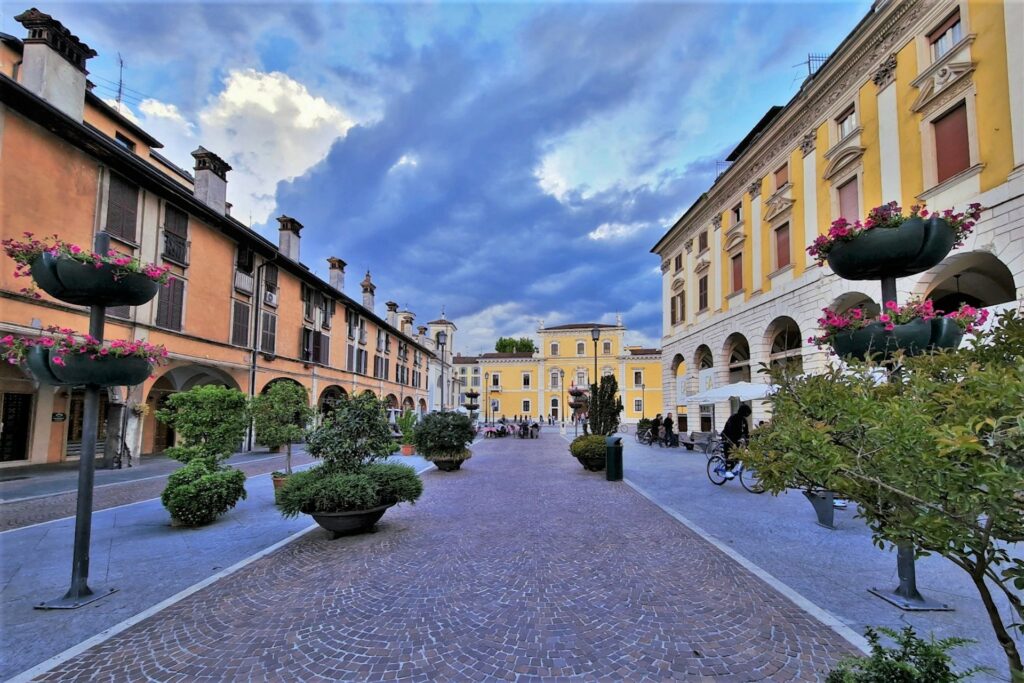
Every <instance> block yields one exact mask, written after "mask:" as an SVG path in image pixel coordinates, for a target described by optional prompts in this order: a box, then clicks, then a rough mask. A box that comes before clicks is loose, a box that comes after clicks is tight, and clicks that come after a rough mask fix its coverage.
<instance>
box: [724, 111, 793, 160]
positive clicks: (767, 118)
mask: <svg viewBox="0 0 1024 683" xmlns="http://www.w3.org/2000/svg"><path fill="white" fill-rule="evenodd" d="M780 111H782V107H781V106H779V105H777V104H776V105H774V106H773V107H772V108H771V109H769V110H768V111H767V112H765V115H764V116H762V117H761V120H760V121H758V122H757V123H755V124H754V127H753V128H751V129H750V132H749V133H747V135H746V137H745V138H743V139H742V140H740V144H738V145H736V148H735V149H733V150H732V151H731V152H729V156H727V157H726V158H725V160H726V161H736V160H737V159H739V158H740V155H741V154H743V152H745V151H746V150H747V148H748V147H750V145H751V144H753V142H754V140H756V139H758V138H759V137H761V133H763V132H764V129H765V128H767V127H768V124H770V123H771V122H772V121H774V120H775V117H776V116H778V115H779V112H780Z"/></svg>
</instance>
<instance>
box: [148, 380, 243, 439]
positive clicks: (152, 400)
mask: <svg viewBox="0 0 1024 683" xmlns="http://www.w3.org/2000/svg"><path fill="white" fill-rule="evenodd" d="M208 385H212V386H221V387H227V388H229V389H238V390H241V387H240V386H239V385H238V382H237V381H236V380H235V378H234V377H232V376H231V375H230V374H229V373H228V372H226V371H224V370H222V369H220V368H217V367H214V366H210V365H200V364H198V363H188V364H184V365H177V366H174V367H171V368H168V369H167V370H165V371H164V372H163V374H161V375H160V376H159V377H158V378H157V379H156V381H155V382H153V384H152V385H151V386H150V388H149V393H148V394H147V395H146V402H145V405H146V409H147V410H146V413H145V414H144V415H143V416H142V445H141V452H142V453H162V452H163V451H164V450H165V449H166V448H167V447H168V446H173V445H174V439H175V436H174V430H173V429H171V428H170V427H169V426H167V425H166V424H164V423H163V422H160V421H159V420H157V419H156V411H157V410H159V409H161V408H163V407H164V406H165V405H166V404H167V399H168V398H169V397H170V396H171V395H172V394H176V393H178V392H179V391H188V390H189V389H193V388H195V387H201V386H208Z"/></svg>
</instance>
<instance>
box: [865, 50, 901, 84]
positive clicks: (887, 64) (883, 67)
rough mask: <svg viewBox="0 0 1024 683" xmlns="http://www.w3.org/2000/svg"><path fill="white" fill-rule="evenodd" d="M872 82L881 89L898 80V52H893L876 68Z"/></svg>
mask: <svg viewBox="0 0 1024 683" xmlns="http://www.w3.org/2000/svg"><path fill="white" fill-rule="evenodd" d="M871 80H872V82H873V83H874V84H875V85H876V86H878V89H879V90H882V89H884V88H885V86H887V85H889V84H890V83H892V82H893V81H894V80H896V53H895V52H893V53H892V54H891V55H889V56H888V57H886V58H885V61H884V62H882V63H881V64H879V65H878V68H877V69H875V75H874V76H872V77H871Z"/></svg>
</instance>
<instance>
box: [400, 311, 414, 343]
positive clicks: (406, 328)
mask: <svg viewBox="0 0 1024 683" xmlns="http://www.w3.org/2000/svg"><path fill="white" fill-rule="evenodd" d="M398 320H399V322H401V324H402V327H401V330H402V334H407V335H409V336H410V337H411V336H412V324H413V321H415V320H416V314H415V313H413V312H412V311H402V312H400V313H399V314H398Z"/></svg>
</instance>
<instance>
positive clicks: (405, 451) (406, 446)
mask: <svg viewBox="0 0 1024 683" xmlns="http://www.w3.org/2000/svg"><path fill="white" fill-rule="evenodd" d="M395 421H396V422H397V423H398V431H400V432H401V433H402V455H412V454H413V453H415V452H416V449H415V447H414V446H413V432H414V428H415V427H416V414H415V413H414V412H412V411H411V410H405V411H402V414H401V415H399V416H398V418H397V419H396V420H395Z"/></svg>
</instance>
